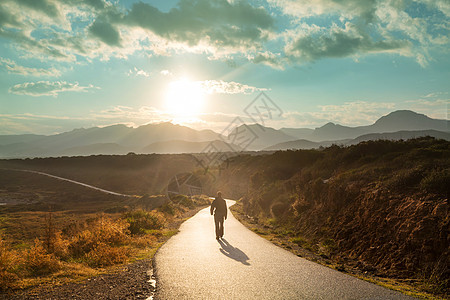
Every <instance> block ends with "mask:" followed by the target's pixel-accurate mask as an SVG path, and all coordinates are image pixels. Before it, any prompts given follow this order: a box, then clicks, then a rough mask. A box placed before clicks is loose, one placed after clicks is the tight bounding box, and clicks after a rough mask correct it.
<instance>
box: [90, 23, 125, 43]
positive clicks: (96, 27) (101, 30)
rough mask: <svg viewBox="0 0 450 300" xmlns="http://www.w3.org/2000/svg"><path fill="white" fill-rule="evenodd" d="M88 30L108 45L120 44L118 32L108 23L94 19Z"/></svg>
mask: <svg viewBox="0 0 450 300" xmlns="http://www.w3.org/2000/svg"><path fill="white" fill-rule="evenodd" d="M89 32H90V33H92V34H93V35H94V36H96V37H98V38H99V39H100V40H101V41H102V42H104V43H105V44H107V45H109V46H120V41H121V38H120V34H119V31H117V29H116V28H115V27H113V26H112V25H111V24H110V23H107V22H102V21H98V20H96V21H95V22H94V23H93V24H92V25H91V26H90V27H89Z"/></svg>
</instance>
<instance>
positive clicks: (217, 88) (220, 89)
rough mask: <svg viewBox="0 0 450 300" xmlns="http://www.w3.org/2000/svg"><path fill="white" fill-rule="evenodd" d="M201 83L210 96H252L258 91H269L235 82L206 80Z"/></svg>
mask: <svg viewBox="0 0 450 300" xmlns="http://www.w3.org/2000/svg"><path fill="white" fill-rule="evenodd" d="M199 83H200V85H201V87H202V89H203V90H204V91H205V92H206V93H209V94H252V93H254V92H257V91H267V89H265V88H257V87H254V86H249V85H246V84H242V83H238V82H234V81H230V82H226V81H223V80H205V81H200V82H199Z"/></svg>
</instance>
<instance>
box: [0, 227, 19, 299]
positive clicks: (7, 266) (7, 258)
mask: <svg viewBox="0 0 450 300" xmlns="http://www.w3.org/2000/svg"><path fill="white" fill-rule="evenodd" d="M19 264H20V258H19V256H18V254H17V252H15V251H13V250H11V249H10V248H9V245H8V244H7V243H6V242H5V241H4V240H3V238H2V237H1V236H0V291H1V290H6V289H9V288H12V287H14V285H15V283H16V281H17V280H18V279H19V277H18V276H17V274H16V272H17V267H18V265H19Z"/></svg>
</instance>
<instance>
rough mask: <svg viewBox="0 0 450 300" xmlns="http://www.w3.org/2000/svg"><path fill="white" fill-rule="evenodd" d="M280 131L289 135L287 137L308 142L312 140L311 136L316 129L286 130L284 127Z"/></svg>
mask: <svg viewBox="0 0 450 300" xmlns="http://www.w3.org/2000/svg"><path fill="white" fill-rule="evenodd" d="M280 131H281V132H283V133H285V134H287V135H289V136H292V137H295V138H297V139H306V140H308V139H310V136H311V135H312V134H313V132H314V129H311V128H285V127H283V128H280Z"/></svg>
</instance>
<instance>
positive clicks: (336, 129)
mask: <svg viewBox="0 0 450 300" xmlns="http://www.w3.org/2000/svg"><path fill="white" fill-rule="evenodd" d="M368 132H370V130H367V129H365V128H361V127H348V126H342V125H339V124H334V123H331V122H330V123H327V124H325V125H323V126H322V127H319V128H316V129H315V130H314V132H313V133H312V135H311V140H312V141H316V142H318V141H329V140H342V139H352V138H355V137H357V136H360V135H362V134H365V133H368Z"/></svg>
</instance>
